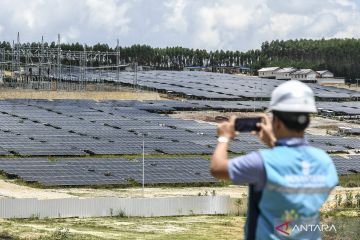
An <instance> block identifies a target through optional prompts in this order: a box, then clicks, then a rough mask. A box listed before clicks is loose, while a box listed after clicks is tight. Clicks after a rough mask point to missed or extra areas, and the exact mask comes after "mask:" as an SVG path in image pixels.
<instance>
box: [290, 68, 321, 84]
mask: <svg viewBox="0 0 360 240" xmlns="http://www.w3.org/2000/svg"><path fill="white" fill-rule="evenodd" d="M318 75H319V74H318V73H317V72H315V71H314V70H312V69H300V70H297V71H295V72H293V73H291V74H290V76H291V79H292V80H298V81H303V82H315V81H316V79H317V77H318Z"/></svg>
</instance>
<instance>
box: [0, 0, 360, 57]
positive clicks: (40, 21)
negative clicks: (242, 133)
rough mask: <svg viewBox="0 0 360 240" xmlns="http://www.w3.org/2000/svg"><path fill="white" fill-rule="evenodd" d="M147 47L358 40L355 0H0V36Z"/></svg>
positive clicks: (358, 2) (359, 0) (359, 14)
mask: <svg viewBox="0 0 360 240" xmlns="http://www.w3.org/2000/svg"><path fill="white" fill-rule="evenodd" d="M17 32H20V40H21V42H32V41H40V40H41V36H44V39H45V41H47V42H51V41H57V34H58V33H59V34H61V41H62V42H65V43H72V42H80V43H83V44H95V43H98V42H101V43H107V44H109V45H110V46H112V47H115V46H116V39H119V41H120V45H121V46H130V45H132V44H147V45H150V46H153V47H166V46H182V47H188V48H200V49H206V50H217V49H223V50H239V51H246V50H249V49H255V48H260V46H261V43H262V42H264V41H271V40H275V39H282V40H287V39H296V38H312V39H320V38H326V39H327V38H359V37H360V0H0V41H4V40H5V41H12V40H15V39H16V35H17Z"/></svg>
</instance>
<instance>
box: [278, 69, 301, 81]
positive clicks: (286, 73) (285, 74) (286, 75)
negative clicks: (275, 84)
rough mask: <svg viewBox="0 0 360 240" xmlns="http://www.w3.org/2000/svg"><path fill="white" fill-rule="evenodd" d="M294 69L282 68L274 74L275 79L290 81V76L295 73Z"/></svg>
mask: <svg viewBox="0 0 360 240" xmlns="http://www.w3.org/2000/svg"><path fill="white" fill-rule="evenodd" d="M295 71H296V69H295V68H292V67H289V68H283V69H280V70H278V71H276V72H275V77H276V79H278V80H290V79H291V76H290V74H291V73H293V72H295Z"/></svg>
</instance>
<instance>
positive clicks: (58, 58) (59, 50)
mask: <svg viewBox="0 0 360 240" xmlns="http://www.w3.org/2000/svg"><path fill="white" fill-rule="evenodd" d="M60 82H61V46H60V34H58V44H57V81H56V90H59V83H60Z"/></svg>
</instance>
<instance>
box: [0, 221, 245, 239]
mask: <svg viewBox="0 0 360 240" xmlns="http://www.w3.org/2000/svg"><path fill="white" fill-rule="evenodd" d="M244 222H245V218H244V217H236V216H187V217H156V218H154V217H153V218H141V217H131V218H128V217H107V218H86V219H79V218H68V219H46V220H38V219H30V220H29V219H26V220H25V219H20V220H1V221H0V226H1V227H0V229H1V231H0V232H1V233H2V235H3V236H9V237H10V238H8V239H86V240H87V239H174V240H188V239H194V240H200V239H209V240H212V239H214V240H215V239H241V237H242V235H243V225H244ZM1 233H0V238H1ZM1 239H2V238H1Z"/></svg>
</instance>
